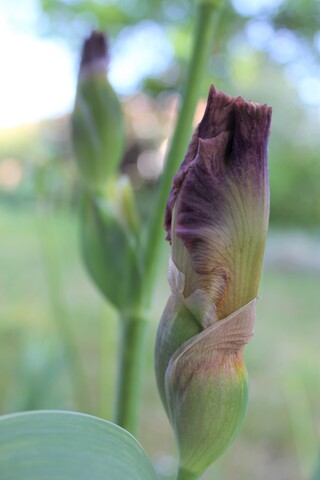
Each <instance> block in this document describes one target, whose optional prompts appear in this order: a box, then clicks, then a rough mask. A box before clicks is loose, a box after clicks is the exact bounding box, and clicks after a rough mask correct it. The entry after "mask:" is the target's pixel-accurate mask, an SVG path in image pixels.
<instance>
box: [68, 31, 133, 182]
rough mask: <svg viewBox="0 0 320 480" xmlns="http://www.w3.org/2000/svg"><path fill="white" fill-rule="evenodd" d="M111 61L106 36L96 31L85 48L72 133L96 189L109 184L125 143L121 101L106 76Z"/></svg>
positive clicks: (88, 179) (79, 158)
mask: <svg viewBox="0 0 320 480" xmlns="http://www.w3.org/2000/svg"><path fill="white" fill-rule="evenodd" d="M107 64H108V49H107V43H106V40H105V37H104V35H103V34H102V33H98V32H93V33H92V34H91V36H90V37H89V38H87V39H86V40H85V42H84V46H83V50H82V57H81V63H80V69H79V75H78V86H77V94H76V101H75V107H74V112H73V115H72V133H73V143H74V150H75V157H76V161H77V163H78V166H79V169H80V172H81V175H82V177H83V180H84V182H85V183H86V184H87V185H88V186H90V187H93V188H94V189H102V188H103V187H105V183H106V180H107V179H108V178H109V177H110V176H111V175H112V174H113V173H114V172H115V170H116V169H117V166H118V165H119V163H120V161H121V158H122V153H123V147H124V128H123V119H122V112H121V105H120V102H119V100H118V98H117V96H116V94H115V92H114V91H113V89H112V87H111V85H110V83H109V82H108V79H107V77H106V70H107Z"/></svg>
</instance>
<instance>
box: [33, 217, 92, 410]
mask: <svg viewBox="0 0 320 480" xmlns="http://www.w3.org/2000/svg"><path fill="white" fill-rule="evenodd" d="M37 225H38V231H39V241H40V247H41V248H40V251H41V254H42V260H43V266H44V271H45V275H46V286H47V289H48V294H49V300H50V307H51V313H52V317H53V319H54V321H55V324H56V327H57V331H58V334H59V337H60V340H61V343H62V345H63V350H64V355H65V358H66V361H67V365H68V368H69V375H70V379H71V383H72V384H73V392H74V396H75V399H76V402H77V405H78V407H79V410H80V411H87V409H88V403H89V399H88V397H89V395H88V390H87V381H86V376H85V371H84V367H83V363H82V358H81V355H80V352H79V349H78V348H77V345H76V341H75V338H74V333H73V332H72V329H71V326H70V322H69V318H68V313H67V311H66V308H65V304H64V301H63V295H62V291H61V285H62V281H61V272H60V268H59V260H58V256H57V251H56V245H55V240H54V238H55V235H54V230H53V226H52V219H51V212H48V210H46V211H45V212H41V213H40V212H39V214H38V217H37Z"/></svg>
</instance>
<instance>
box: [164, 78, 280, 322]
mask: <svg viewBox="0 0 320 480" xmlns="http://www.w3.org/2000/svg"><path fill="white" fill-rule="evenodd" d="M270 120H271V109H270V108H269V107H267V106H266V105H262V106H261V105H258V104H255V103H252V102H246V101H244V100H243V99H242V98H241V97H238V98H232V97H229V96H228V95H225V94H223V93H221V92H219V91H217V90H216V89H215V88H214V87H211V89H210V92H209V98H208V104H207V109H206V112H205V114H204V117H203V120H202V121H201V123H200V124H199V126H198V128H197V129H196V131H195V133H194V136H193V138H192V141H191V143H190V146H189V149H188V152H187V155H186V158H185V160H184V162H183V163H182V165H181V168H180V170H179V172H178V174H177V175H176V177H175V179H174V181H173V187H172V191H171V194H170V197H169V201H168V205H167V210H166V217H165V227H166V229H167V232H168V239H169V240H171V243H172V249H173V252H174V251H175V250H177V249H175V246H174V244H175V243H177V242H178V241H179V240H180V241H181V242H182V243H183V245H184V246H185V247H186V249H187V250H188V252H189V254H190V256H191V263H192V268H193V270H194V275H195V278H196V284H194V282H193V285H192V288H193V289H198V288H199V289H201V290H204V291H206V292H207V293H208V294H209V295H211V298H212V301H213V303H215V304H216V306H217V312H218V316H219V318H224V317H226V316H227V315H229V314H230V313H232V312H233V311H235V310H237V309H238V308H240V307H241V306H242V305H245V304H246V303H248V302H249V301H250V300H252V299H253V298H255V297H256V295H257V288H258V282H259V279H260V273H261V265H262V258H263V252H264V247H265V240H266V232H267V226H268V217H269V185H268V171H267V142H268V135H269V128H270ZM173 260H174V261H175V260H176V258H175V255H174V254H173ZM177 263H179V262H178V261H177ZM179 268H180V269H181V270H182V271H183V268H182V265H181V262H180V264H179ZM183 273H185V272H184V271H183ZM189 283H190V282H187V284H188V285H189ZM188 285H187V288H188ZM190 293H192V292H190V291H188V292H187V294H188V295H189V294H190Z"/></svg>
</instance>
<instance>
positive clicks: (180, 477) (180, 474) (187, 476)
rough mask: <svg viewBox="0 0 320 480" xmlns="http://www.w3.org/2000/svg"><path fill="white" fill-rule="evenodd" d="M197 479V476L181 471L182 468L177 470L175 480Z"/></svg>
mask: <svg viewBox="0 0 320 480" xmlns="http://www.w3.org/2000/svg"><path fill="white" fill-rule="evenodd" d="M198 478H199V476H198V475H194V474H193V473H190V472H187V471H186V470H183V468H179V471H178V476H177V480H197V479H198Z"/></svg>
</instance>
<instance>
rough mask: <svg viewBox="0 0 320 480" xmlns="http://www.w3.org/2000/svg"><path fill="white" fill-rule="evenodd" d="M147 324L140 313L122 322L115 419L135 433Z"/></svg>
mask: <svg viewBox="0 0 320 480" xmlns="http://www.w3.org/2000/svg"><path fill="white" fill-rule="evenodd" d="M147 326H148V323H147V322H146V321H145V320H144V319H142V318H141V317H139V316H137V317H133V318H124V319H122V324H121V327H122V331H121V334H122V336H121V346H120V356H119V358H120V365H119V373H118V383H117V395H116V414H115V422H116V423H117V424H118V425H120V426H121V427H123V428H125V429H126V430H128V431H129V432H130V433H132V434H133V435H136V433H137V427H138V419H139V403H140V397H141V387H142V374H143V366H144V364H145V363H146V362H145V348H144V347H145V344H146V342H145V339H146V332H147Z"/></svg>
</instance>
